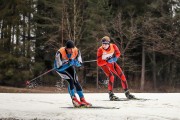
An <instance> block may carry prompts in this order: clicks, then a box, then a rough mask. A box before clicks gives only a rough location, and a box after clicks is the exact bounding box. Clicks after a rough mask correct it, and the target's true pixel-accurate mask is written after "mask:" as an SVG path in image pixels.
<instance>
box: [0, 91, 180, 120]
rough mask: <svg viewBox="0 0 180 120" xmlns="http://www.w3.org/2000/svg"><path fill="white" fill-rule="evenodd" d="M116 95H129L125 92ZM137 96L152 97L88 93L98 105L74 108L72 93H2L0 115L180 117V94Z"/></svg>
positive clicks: (117, 119) (98, 119)
mask: <svg viewBox="0 0 180 120" xmlns="http://www.w3.org/2000/svg"><path fill="white" fill-rule="evenodd" d="M116 95H117V96H118V97H120V98H125V96H124V94H122V93H116ZM133 95H135V96H136V97H138V98H146V99H150V100H145V101H144V100H129V101H109V100H108V94H107V93H85V98H86V100H87V101H88V102H91V103H92V104H93V106H94V107H98V108H72V107H73V105H72V103H71V99H70V96H69V94H29V93H28V94H19V93H17V94H16V93H15V94H12V93H0V118H1V119H8V118H9V119H10V118H14V119H52V120H62V119H63V120H72V119H75V120H180V93H133ZM103 107H104V108H103ZM111 108H112V109H111Z"/></svg>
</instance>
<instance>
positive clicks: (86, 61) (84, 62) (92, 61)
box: [83, 60, 97, 63]
mask: <svg viewBox="0 0 180 120" xmlns="http://www.w3.org/2000/svg"><path fill="white" fill-rule="evenodd" d="M96 61H97V60H88V61H84V62H83V63H88V62H96Z"/></svg>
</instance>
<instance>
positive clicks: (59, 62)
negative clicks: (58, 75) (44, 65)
mask: <svg viewBox="0 0 180 120" xmlns="http://www.w3.org/2000/svg"><path fill="white" fill-rule="evenodd" d="M60 56H61V54H60V52H59V51H58V52H57V53H56V56H55V60H56V66H57V68H59V67H60V66H61V65H62V60H61V57H60Z"/></svg>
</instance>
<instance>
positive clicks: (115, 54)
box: [97, 36, 135, 101]
mask: <svg viewBox="0 0 180 120" xmlns="http://www.w3.org/2000/svg"><path fill="white" fill-rule="evenodd" d="M101 42H102V46H101V47H99V48H98V51H97V65H98V66H100V67H101V68H102V70H103V71H104V73H105V74H106V76H107V77H108V78H109V83H108V91H109V99H110V100H112V101H114V100H119V98H118V97H117V96H115V95H114V93H113V85H114V75H113V73H114V74H115V75H117V76H118V78H119V79H120V80H121V85H122V88H123V90H124V92H125V96H126V97H127V98H128V99H133V98H135V96H134V95H132V94H130V92H129V90H128V84H127V80H126V77H125V75H124V73H123V71H122V69H121V67H120V66H119V65H118V64H117V63H116V61H117V60H118V58H119V57H120V55H121V52H120V51H119V49H118V47H117V46H116V45H115V44H112V43H110V38H109V37H108V36H104V37H103V38H102V39H101Z"/></svg>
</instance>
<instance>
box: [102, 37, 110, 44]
mask: <svg viewBox="0 0 180 120" xmlns="http://www.w3.org/2000/svg"><path fill="white" fill-rule="evenodd" d="M101 42H102V43H104V44H109V43H110V38H109V37H108V36H104V37H103V38H102V39H101Z"/></svg>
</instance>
